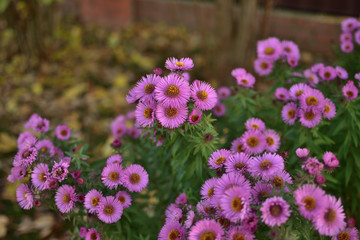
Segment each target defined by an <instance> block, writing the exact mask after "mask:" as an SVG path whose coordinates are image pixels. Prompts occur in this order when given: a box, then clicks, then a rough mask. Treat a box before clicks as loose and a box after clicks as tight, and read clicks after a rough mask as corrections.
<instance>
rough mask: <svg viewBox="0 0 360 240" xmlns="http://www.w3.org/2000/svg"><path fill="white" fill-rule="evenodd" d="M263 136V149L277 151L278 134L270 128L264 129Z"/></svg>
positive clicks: (278, 145) (278, 143)
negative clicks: (264, 142) (264, 143)
mask: <svg viewBox="0 0 360 240" xmlns="http://www.w3.org/2000/svg"><path fill="white" fill-rule="evenodd" d="M264 137H265V140H266V145H265V149H266V151H269V152H277V150H278V149H279V147H280V136H279V134H277V132H275V131H274V130H272V129H268V130H266V131H264Z"/></svg>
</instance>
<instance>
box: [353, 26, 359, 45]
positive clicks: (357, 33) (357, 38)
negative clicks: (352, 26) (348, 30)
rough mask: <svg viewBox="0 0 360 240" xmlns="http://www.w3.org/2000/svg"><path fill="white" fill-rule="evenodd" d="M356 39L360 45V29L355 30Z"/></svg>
mask: <svg viewBox="0 0 360 240" xmlns="http://www.w3.org/2000/svg"><path fill="white" fill-rule="evenodd" d="M354 40H355V42H356V43H357V44H358V45H360V29H359V30H357V31H356V32H355V34H354Z"/></svg>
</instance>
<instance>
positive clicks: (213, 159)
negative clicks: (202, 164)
mask: <svg viewBox="0 0 360 240" xmlns="http://www.w3.org/2000/svg"><path fill="white" fill-rule="evenodd" d="M230 156H231V152H230V151H229V150H226V149H220V150H216V151H215V152H213V153H212V154H211V156H210V157H209V159H208V165H209V168H210V169H219V168H222V167H223V166H224V164H225V162H226V161H228V159H229V157H230Z"/></svg>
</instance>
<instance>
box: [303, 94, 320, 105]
mask: <svg viewBox="0 0 360 240" xmlns="http://www.w3.org/2000/svg"><path fill="white" fill-rule="evenodd" d="M306 104H307V105H310V106H317V105H318V104H319V101H318V99H317V98H316V97H314V96H310V97H308V98H306Z"/></svg>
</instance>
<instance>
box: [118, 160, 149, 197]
mask: <svg viewBox="0 0 360 240" xmlns="http://www.w3.org/2000/svg"><path fill="white" fill-rule="evenodd" d="M122 180H123V183H124V186H125V187H126V188H127V189H128V190H129V191H130V192H141V191H142V190H143V189H144V188H146V186H147V185H148V182H149V175H148V173H147V172H146V171H145V169H144V168H143V167H142V166H140V165H138V164H131V165H130V166H128V167H127V168H126V169H125V170H124V172H123V175H122Z"/></svg>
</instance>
